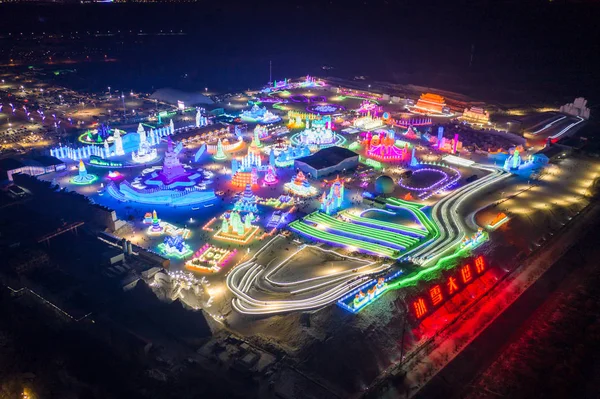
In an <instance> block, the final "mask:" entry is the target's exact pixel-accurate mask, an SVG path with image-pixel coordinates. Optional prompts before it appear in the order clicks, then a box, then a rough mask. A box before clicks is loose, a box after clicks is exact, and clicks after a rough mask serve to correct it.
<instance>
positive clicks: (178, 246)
mask: <svg viewBox="0 0 600 399" xmlns="http://www.w3.org/2000/svg"><path fill="white" fill-rule="evenodd" d="M158 249H159V250H160V251H161V252H162V253H163V254H165V255H166V256H168V257H176V258H180V259H181V258H184V257H186V256H190V255H191V254H192V253H193V251H192V250H191V249H190V247H189V245H188V244H186V243H185V241H184V240H183V237H182V236H167V237H165V239H164V241H163V243H162V244H160V245H159V246H158Z"/></svg>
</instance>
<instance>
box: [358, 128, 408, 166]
mask: <svg viewBox="0 0 600 399" xmlns="http://www.w3.org/2000/svg"><path fill="white" fill-rule="evenodd" d="M362 145H363V147H364V148H366V151H367V156H369V157H370V158H375V159H378V160H381V161H403V160H405V159H406V158H407V155H408V145H405V147H404V148H399V147H396V145H395V140H394V139H393V138H392V137H389V136H388V135H387V134H386V133H383V132H381V133H379V134H376V135H372V134H371V133H370V132H368V133H367V134H366V135H365V140H363V143H362Z"/></svg>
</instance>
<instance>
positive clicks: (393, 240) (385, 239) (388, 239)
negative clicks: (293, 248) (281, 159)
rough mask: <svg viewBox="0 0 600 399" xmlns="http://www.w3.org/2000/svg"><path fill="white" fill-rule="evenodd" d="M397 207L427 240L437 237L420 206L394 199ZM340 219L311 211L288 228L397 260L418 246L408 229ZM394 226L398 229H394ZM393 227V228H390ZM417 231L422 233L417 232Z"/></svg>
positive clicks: (345, 217) (352, 217)
mask: <svg viewBox="0 0 600 399" xmlns="http://www.w3.org/2000/svg"><path fill="white" fill-rule="evenodd" d="M393 200H394V201H393V204H396V205H394V206H396V207H397V208H400V209H406V210H408V211H409V212H411V213H412V214H413V215H414V216H415V217H416V218H417V220H418V221H419V223H420V224H421V225H422V226H423V227H424V228H425V229H426V231H427V233H426V234H425V236H426V237H436V236H438V235H439V229H438V228H437V226H436V225H435V224H434V223H433V222H432V221H431V220H429V218H428V217H427V216H426V215H425V214H424V213H423V211H422V210H421V207H422V205H419V204H415V203H411V202H407V201H403V200H399V199H396V198H394V199H393ZM341 217H342V220H339V219H335V218H333V217H331V216H329V215H326V214H324V213H319V212H314V213H312V214H310V215H308V216H306V217H305V218H304V220H296V221H294V222H292V223H290V225H289V228H290V229H291V230H293V231H295V232H297V233H299V234H302V235H304V236H306V237H308V238H311V239H313V240H316V241H322V242H326V243H328V244H330V245H335V246H343V247H346V248H351V249H352V250H356V251H360V252H365V253H369V254H374V255H378V256H383V257H388V258H392V259H398V258H399V257H401V256H402V255H403V253H404V251H407V250H409V249H411V248H414V247H417V246H419V245H420V243H421V242H422V239H423V235H420V234H414V232H415V231H411V228H410V227H408V226H402V225H401V224H400V223H398V224H395V223H389V224H385V223H386V222H382V221H379V220H377V219H371V218H362V217H357V216H355V215H352V214H349V213H347V212H344V213H342V214H341ZM394 225H397V227H395V228H394V227H393V226H394ZM391 226H392V227H391ZM416 231H417V232H421V233H422V232H423V230H420V229H417V230H416Z"/></svg>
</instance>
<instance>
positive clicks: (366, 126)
mask: <svg viewBox="0 0 600 399" xmlns="http://www.w3.org/2000/svg"><path fill="white" fill-rule="evenodd" d="M352 125H353V126H354V127H355V128H357V129H361V130H364V131H371V130H375V129H377V128H380V127H381V126H383V120H382V119H381V118H376V117H373V116H372V115H371V112H367V115H365V116H359V117H358V118H356V119H354V122H353V123H352Z"/></svg>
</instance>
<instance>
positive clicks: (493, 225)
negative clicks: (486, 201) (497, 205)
mask: <svg viewBox="0 0 600 399" xmlns="http://www.w3.org/2000/svg"><path fill="white" fill-rule="evenodd" d="M506 222H508V216H506V214H505V213H504V212H500V213H498V214H497V215H496V217H495V218H494V219H493V220H492V221H491V222H490V224H489V225H488V228H489V229H490V230H496V229H497V228H498V227H500V226H502V225H503V224H504V223H506Z"/></svg>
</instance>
